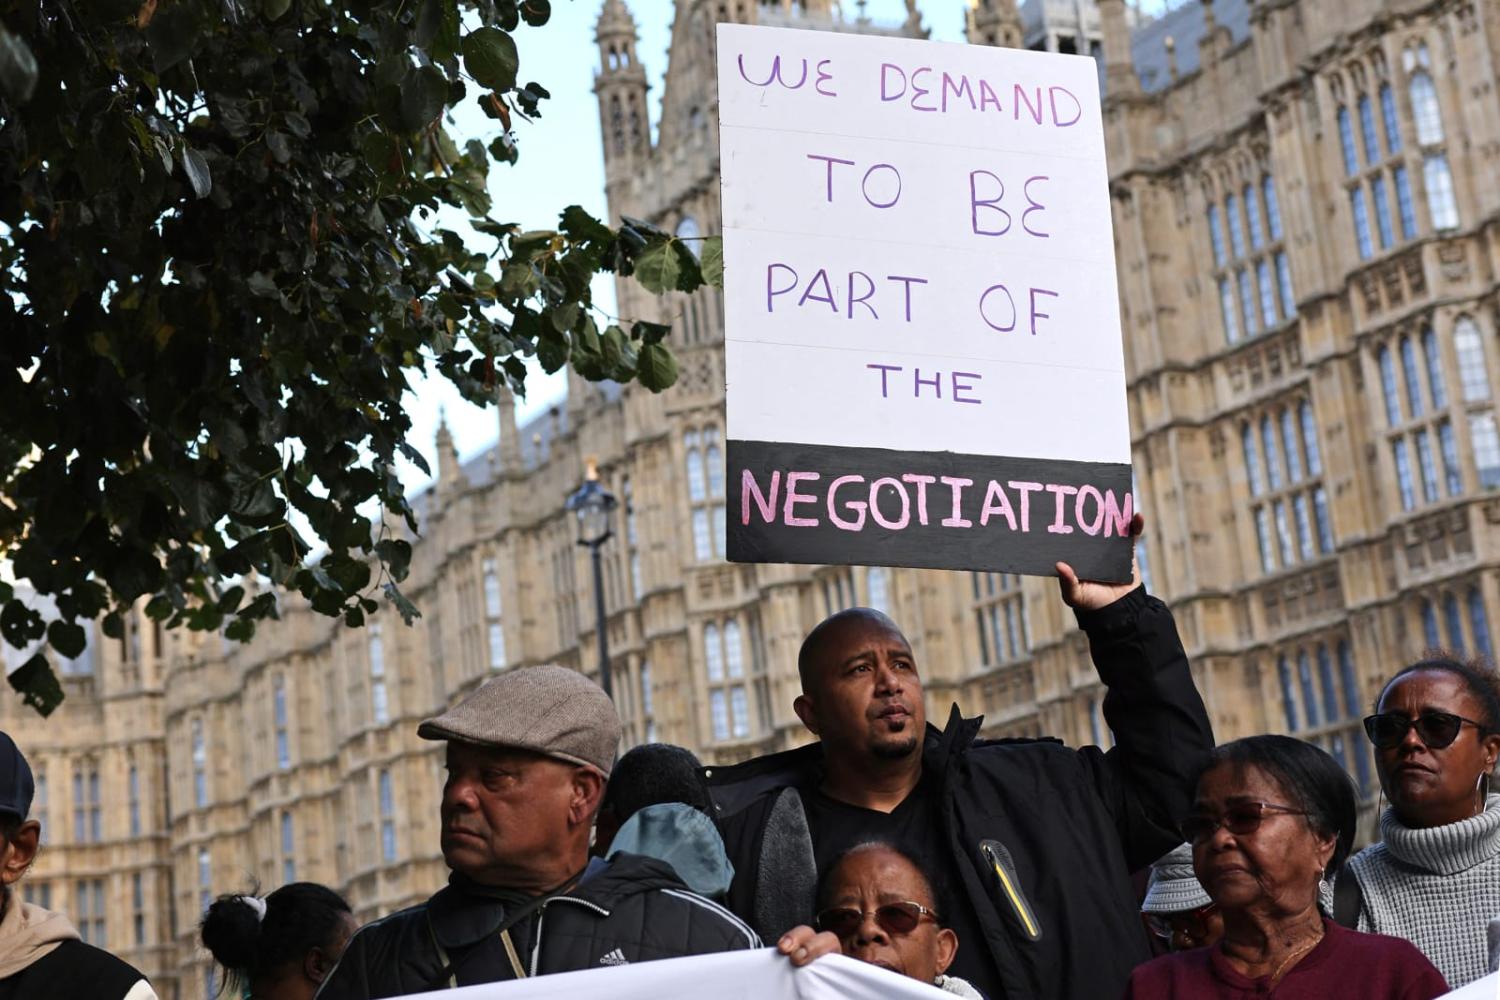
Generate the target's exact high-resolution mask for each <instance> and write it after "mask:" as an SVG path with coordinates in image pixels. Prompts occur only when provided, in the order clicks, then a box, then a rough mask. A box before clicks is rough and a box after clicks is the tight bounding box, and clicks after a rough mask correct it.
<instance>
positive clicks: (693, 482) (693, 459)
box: [683, 431, 708, 503]
mask: <svg viewBox="0 0 1500 1000" xmlns="http://www.w3.org/2000/svg"><path fill="white" fill-rule="evenodd" d="M683 442H684V443H685V444H686V446H687V480H688V499H689V500H691V501H693V502H694V503H698V502H700V501H702V500H703V499H704V498H705V497H706V496H707V493H708V489H707V484H706V481H705V477H704V475H703V454H702V452H700V451H699V450H698V444H699V437H698V432H697V431H688V432H687V434H686V435H684V437H683Z"/></svg>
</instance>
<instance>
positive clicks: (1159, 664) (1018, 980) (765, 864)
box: [705, 588, 1213, 1000]
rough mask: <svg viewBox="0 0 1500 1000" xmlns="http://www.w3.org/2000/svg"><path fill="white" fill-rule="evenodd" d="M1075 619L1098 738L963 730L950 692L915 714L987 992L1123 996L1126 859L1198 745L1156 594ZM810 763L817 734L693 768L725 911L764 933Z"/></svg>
mask: <svg viewBox="0 0 1500 1000" xmlns="http://www.w3.org/2000/svg"><path fill="white" fill-rule="evenodd" d="M1078 619H1079V625H1080V626H1081V627H1082V628H1083V630H1084V631H1085V632H1086V633H1087V635H1088V639H1089V648H1090V651H1091V653H1092V655H1093V660H1094V665H1095V667H1096V668H1097V669H1098V671H1099V676H1100V678H1101V679H1102V680H1103V681H1104V683H1105V685H1106V686H1107V688H1108V693H1107V695H1106V696H1105V699H1104V717H1105V720H1106V721H1107V722H1108V723H1109V727H1110V729H1111V730H1112V731H1113V733H1114V737H1115V741H1116V744H1115V746H1114V747H1113V748H1112V749H1111V750H1109V751H1107V752H1106V751H1103V750H1101V749H1099V748H1098V747H1092V746H1090V747H1084V748H1082V749H1080V750H1072V749H1069V748H1067V747H1065V746H1063V745H1062V744H1061V743H1060V742H1058V741H1056V740H1047V739H1044V740H980V739H976V738H975V737H976V734H977V733H978V731H979V727H980V724H981V722H982V721H983V720H982V719H968V720H965V719H962V718H960V716H959V713H958V708H957V706H955V707H954V709H953V713H952V715H951V717H950V718H949V720H948V724H947V726H946V728H945V729H944V730H943V731H941V732H939V731H938V730H937V729H935V728H933V727H931V726H929V727H928V733H927V740H926V744H925V746H924V749H923V758H922V761H923V769H924V770H923V773H924V780H927V781H933V782H935V783H934V784H933V785H932V786H931V787H935V788H937V789H939V793H938V805H937V808H936V809H935V815H934V816H933V817H932V821H933V822H934V823H935V824H937V826H938V828H939V831H938V832H939V836H940V837H941V842H942V843H943V844H945V845H946V848H947V849H948V850H949V851H951V853H952V857H953V859H954V862H955V868H956V870H957V872H958V873H959V876H960V882H961V885H959V886H953V887H951V891H952V892H954V893H961V894H962V895H963V897H964V898H965V899H967V901H968V902H969V904H970V905H971V906H972V907H973V910H974V913H975V914H976V915H977V917H978V919H979V923H980V925H981V926H982V927H983V928H984V940H983V941H961V942H959V947H960V948H986V949H988V951H989V954H990V957H991V958H992V960H993V965H994V968H995V970H996V972H997V975H998V979H997V981H995V982H976V983H975V984H974V985H975V986H978V987H979V988H980V989H981V990H983V991H984V992H985V994H986V995H988V996H989V997H990V998H991V1000H1114V998H1116V997H1119V996H1121V995H1122V994H1123V993H1124V990H1125V984H1126V981H1127V979H1128V978H1129V976H1130V971H1131V969H1133V968H1134V967H1135V966H1136V965H1137V964H1139V963H1141V962H1144V961H1146V960H1147V959H1149V958H1150V957H1151V952H1150V950H1149V947H1148V943H1147V939H1146V935H1145V930H1144V927H1143V925H1142V922H1141V919H1140V915H1139V912H1138V909H1137V899H1136V895H1135V893H1134V891H1133V889H1132V885H1131V881H1130V873H1131V872H1132V871H1135V870H1137V869H1140V868H1143V867H1145V866H1146V865H1148V864H1149V863H1150V862H1152V861H1154V860H1155V859H1156V858H1158V857H1159V856H1161V855H1162V854H1165V853H1166V852H1167V851H1168V850H1170V849H1171V848H1173V847H1175V846H1176V845H1177V844H1178V843H1180V842H1181V840H1182V838H1181V836H1180V835H1179V834H1178V832H1177V823H1178V822H1179V821H1180V820H1181V819H1182V818H1183V817H1184V816H1185V815H1186V814H1187V811H1188V808H1189V806H1190V804H1191V799H1192V794H1193V789H1192V787H1191V783H1192V781H1193V779H1194V777H1195V775H1196V774H1197V771H1198V769H1199V768H1200V767H1201V766H1202V764H1203V762H1204V760H1205V757H1206V754H1207V752H1208V751H1209V750H1210V749H1211V748H1212V746H1213V734H1212V732H1211V730H1210V727H1209V721H1208V715H1207V713H1206V712H1205V711H1204V707H1203V701H1202V699H1201V698H1200V697H1199V696H1198V691H1197V689H1196V688H1195V687H1194V686H1193V679H1192V675H1191V673H1190V672H1189V669H1188V662H1187V657H1186V655H1185V654H1184V652H1183V649H1182V642H1181V640H1180V639H1179V638H1178V636H1177V628H1176V626H1175V624H1174V623H1173V621H1172V616H1171V613H1170V612H1169V611H1168V610H1167V608H1166V606H1165V605H1164V604H1162V603H1161V602H1160V601H1158V600H1156V599H1155V598H1153V597H1149V596H1148V595H1147V594H1146V592H1145V590H1144V589H1143V588H1137V589H1136V590H1135V591H1132V592H1131V593H1129V594H1127V595H1126V596H1124V597H1122V598H1120V599H1119V600H1118V601H1115V602H1114V603H1113V604H1111V605H1109V606H1108V607H1105V608H1101V609H1099V610H1098V611H1093V612H1083V613H1081V614H1079V615H1078ZM821 775H822V751H821V748H820V746H819V745H818V744H811V745H809V746H804V747H799V748H798V749H795V750H789V751H786V752H784V753H779V754H774V755H772V756H769V757H762V758H758V759H756V760H752V761H748V762H746V763H744V764H739V765H736V766H733V767H725V768H717V767H711V768H707V769H705V777H706V779H707V781H708V784H709V786H710V792H711V794H712V796H713V798H714V802H715V806H716V808H717V810H718V818H719V821H720V826H721V828H722V830H723V833H724V841H725V845H726V847H727V848H728V851H729V858H730V861H731V862H732V863H733V864H734V868H735V873H736V876H735V881H734V884H733V886H732V887H731V888H730V893H729V905H730V908H731V909H733V910H735V912H737V913H739V914H740V915H741V916H742V917H744V918H745V919H746V920H747V921H748V922H749V923H750V924H751V925H752V926H753V927H754V928H755V929H756V930H757V931H758V932H759V933H760V934H761V936H762V937H764V938H765V939H766V940H768V941H769V940H774V939H775V937H776V936H778V935H780V934H781V933H783V932H784V931H786V930H787V928H788V927H790V926H793V925H795V924H798V923H807V922H810V919H811V917H812V914H813V909H814V899H813V895H814V888H815V886H816V884H817V876H818V873H816V872H815V871H813V870H812V867H813V853H812V843H811V837H810V834H809V832H808V828H807V820H806V815H805V813H804V811H803V809H802V806H801V801H800V798H799V796H798V795H797V790H798V789H806V788H811V787H816V785H817V784H818V783H819V782H820V780H821ZM997 865H998V867H1000V868H1001V869H1002V870H1003V871H1004V872H1005V875H1006V877H1005V879H1002V878H1001V877H1000V875H999V874H997V872H996V870H995V869H996V867H997ZM1006 882H1009V883H1010V888H1012V889H1014V890H1015V892H1014V893H1012V892H1011V891H1008V889H1007V886H1006V884H1005V883H1006ZM943 905H944V903H943V901H939V907H942V906H943ZM950 905H951V904H950Z"/></svg>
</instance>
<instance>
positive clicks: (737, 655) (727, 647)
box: [724, 619, 745, 677]
mask: <svg viewBox="0 0 1500 1000" xmlns="http://www.w3.org/2000/svg"><path fill="white" fill-rule="evenodd" d="M724 664H725V673H727V674H728V675H729V676H730V677H743V676H745V649H744V647H743V646H741V645H740V623H739V622H737V621H735V620H733V619H730V620H729V621H727V622H725V623H724Z"/></svg>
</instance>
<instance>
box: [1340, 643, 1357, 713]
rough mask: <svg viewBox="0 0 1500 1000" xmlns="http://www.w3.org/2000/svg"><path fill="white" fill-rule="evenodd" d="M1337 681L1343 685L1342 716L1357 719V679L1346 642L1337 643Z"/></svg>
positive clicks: (1352, 658)
mask: <svg viewBox="0 0 1500 1000" xmlns="http://www.w3.org/2000/svg"><path fill="white" fill-rule="evenodd" d="M1338 649H1339V679H1340V680H1341V681H1343V683H1344V715H1345V717H1346V718H1350V719H1357V718H1359V716H1360V710H1361V708H1360V703H1361V700H1362V699H1361V698H1360V696H1359V695H1360V691H1359V677H1358V676H1357V675H1356V674H1355V671H1354V657H1353V656H1351V655H1350V653H1349V644H1348V643H1347V642H1340V643H1339V647H1338Z"/></svg>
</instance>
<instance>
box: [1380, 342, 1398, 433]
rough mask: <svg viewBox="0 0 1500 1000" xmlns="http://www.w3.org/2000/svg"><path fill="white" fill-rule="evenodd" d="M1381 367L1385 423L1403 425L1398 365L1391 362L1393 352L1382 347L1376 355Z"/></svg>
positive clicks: (1395, 425) (1393, 425)
mask: <svg viewBox="0 0 1500 1000" xmlns="http://www.w3.org/2000/svg"><path fill="white" fill-rule="evenodd" d="M1375 361H1376V363H1377V364H1378V365H1379V366H1380V390H1381V393H1382V394H1383V396H1384V399H1385V422H1386V423H1387V424H1389V425H1390V426H1392V427H1397V426H1399V425H1400V424H1401V420H1402V418H1401V397H1400V395H1398V394H1397V391H1396V365H1395V363H1394V362H1392V361H1391V352H1390V350H1389V349H1388V348H1386V347H1384V346H1382V347H1381V348H1380V350H1379V351H1378V352H1377V353H1376V355H1375Z"/></svg>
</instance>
